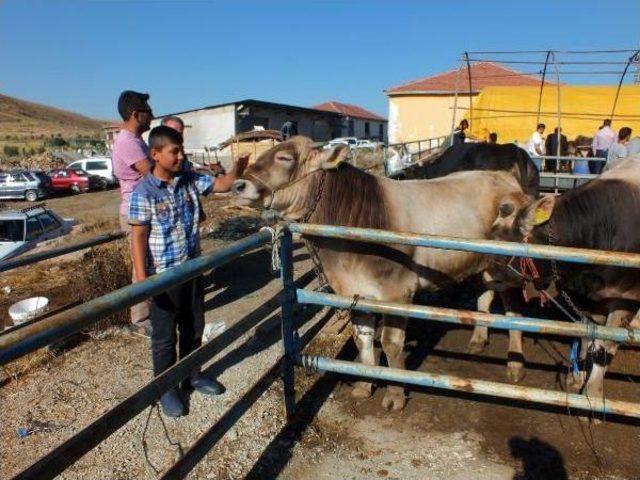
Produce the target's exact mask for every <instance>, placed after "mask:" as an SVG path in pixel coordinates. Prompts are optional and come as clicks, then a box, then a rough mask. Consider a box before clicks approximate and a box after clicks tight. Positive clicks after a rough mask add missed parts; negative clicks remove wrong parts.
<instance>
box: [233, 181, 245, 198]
mask: <svg viewBox="0 0 640 480" xmlns="http://www.w3.org/2000/svg"><path fill="white" fill-rule="evenodd" d="M246 188H247V181H246V180H236V181H235V182H233V185H232V186H231V193H232V194H234V195H240V194H242V192H244V191H245V190H246Z"/></svg>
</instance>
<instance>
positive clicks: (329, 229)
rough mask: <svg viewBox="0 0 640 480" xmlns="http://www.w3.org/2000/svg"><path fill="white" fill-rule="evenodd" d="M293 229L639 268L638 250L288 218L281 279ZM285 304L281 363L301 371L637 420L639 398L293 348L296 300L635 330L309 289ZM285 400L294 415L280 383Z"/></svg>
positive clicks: (629, 338) (499, 321)
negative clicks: (464, 236) (415, 368)
mask: <svg viewBox="0 0 640 480" xmlns="http://www.w3.org/2000/svg"><path fill="white" fill-rule="evenodd" d="M292 232H296V233H300V234H303V235H307V236H313V237H330V238H340V239H345V240H353V241H358V242H371V243H386V244H404V245H414V246H420V247H428V248H440V249H451V250H462V251H468V252H478V253H485V254H493V255H507V256H519V257H531V258H540V259H556V260H558V261H565V262H573V263H580V264H599V265H611V266H617V267H630V268H639V267H640V254H632V253H624V252H603V251H596V250H586V249H577V248H567V247H551V246H543V245H530V244H518V243H511V242H497V241H489V240H465V239H460V238H452V237H440V236H433V235H416V234H410V233H396V232H388V231H383V230H375V229H363V228H351V227H336V226H329V225H309V224H295V223H294V224H291V225H289V226H288V228H287V229H286V230H285V232H284V234H283V240H282V248H281V262H282V265H283V276H282V278H283V281H284V283H285V285H287V284H290V283H291V278H290V274H288V273H287V272H286V271H285V269H284V266H285V265H289V264H291V263H292V249H291V247H290V245H291V243H292V241H291V235H292ZM286 302H288V303H290V305H287V306H286V311H285V309H284V306H283V343H284V349H285V352H289V353H288V355H287V361H288V362H290V364H291V365H293V364H296V365H298V366H303V367H305V368H307V369H311V370H317V371H324V372H334V373H339V374H344V375H350V376H357V377H362V378H369V379H377V380H385V381H390V382H396V383H401V384H409V385H419V386H427V387H432V388H439V389H447V390H458V391H464V392H473V393H476V394H480V395H488V396H494V397H504V398H512V399H516V400H524V401H529V402H534V403H539V404H546V405H554V406H563V407H568V408H576V409H579V410H588V411H593V412H600V413H609V414H611V413H613V414H618V415H624V416H629V417H635V418H640V404H636V403H629V402H622V401H618V400H609V399H603V398H599V399H596V398H589V397H587V396H585V395H578V394H569V393H566V392H557V391H551V390H543V389H537V388H530V387H523V386H514V385H509V384H504V383H499V382H488V381H484V380H475V379H467V378H458V377H453V376H447V375H433V374H429V373H424V372H410V371H405V370H398V369H393V368H388V367H377V366H367V365H363V364H360V363H355V362H345V361H341V360H335V359H331V358H325V357H317V356H309V355H302V354H301V352H300V350H299V348H298V347H297V342H296V334H295V331H292V325H294V324H295V322H294V321H293V319H288V318H285V317H288V316H289V315H294V314H295V313H294V312H295V311H296V308H295V304H296V303H298V304H313V305H328V306H333V307H337V308H349V309H352V310H356V311H363V312H372V313H384V314H391V315H401V316H406V317H411V318H418V319H422V320H432V321H439V322H447V323H453V324H465V325H480V326H486V327H492V328H499V329H507V330H519V331H524V332H535V333H540V334H555V335H563V336H571V337H585V338H587V337H588V338H600V339H603V340H612V341H615V342H619V343H625V344H634V345H637V344H639V343H640V330H632V329H625V328H611V327H601V326H594V325H584V324H575V323H565V322H559V321H549V320H544V319H536V318H525V317H506V316H503V315H494V314H489V313H481V312H469V311H461V310H453V309H443V308H435V307H424V306H416V305H404V304H397V303H388V302H380V301H374V300H367V299H359V300H358V301H357V302H355V303H354V301H353V299H352V298H347V297H341V296H338V295H331V294H325V293H318V292H310V291H307V290H297V291H296V292H295V295H290V296H287V297H286ZM291 365H290V368H288V369H287V370H285V378H284V382H285V385H293V383H294V378H293V375H294V373H293V368H292V366H291ZM285 400H286V404H287V409H288V410H287V411H288V414H289V415H293V414H294V410H293V409H294V408H295V402H294V393H293V392H291V391H290V390H287V389H286V388H285Z"/></svg>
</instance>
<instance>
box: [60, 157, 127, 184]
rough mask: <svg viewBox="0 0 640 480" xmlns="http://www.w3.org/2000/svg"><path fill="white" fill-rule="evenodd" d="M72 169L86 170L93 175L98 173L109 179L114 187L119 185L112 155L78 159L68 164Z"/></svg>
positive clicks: (109, 182) (108, 182)
mask: <svg viewBox="0 0 640 480" xmlns="http://www.w3.org/2000/svg"><path fill="white" fill-rule="evenodd" d="M67 168H70V169H72V170H84V171H85V172H87V173H89V174H91V175H98V176H100V177H102V178H104V179H105V180H106V181H107V185H108V186H110V187H112V186H114V185H117V183H118V181H117V179H116V177H115V175H114V174H113V163H112V161H111V157H91V158H84V159H82V160H76V161H75V162H73V163H70V164H69V165H67Z"/></svg>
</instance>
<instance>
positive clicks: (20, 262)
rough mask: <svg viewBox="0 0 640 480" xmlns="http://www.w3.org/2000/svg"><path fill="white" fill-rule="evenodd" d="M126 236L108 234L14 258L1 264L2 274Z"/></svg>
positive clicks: (122, 233) (116, 233) (118, 233)
mask: <svg viewBox="0 0 640 480" xmlns="http://www.w3.org/2000/svg"><path fill="white" fill-rule="evenodd" d="M124 236H125V233H124V232H115V233H107V234H106V235H99V236H97V237H94V238H91V239H89V240H85V241H83V242H77V243H72V244H70V245H64V246H62V247H59V248H52V249H51V250H47V251H45V252H38V253H33V254H31V255H22V256H20V257H18V258H12V259H11V260H7V261H4V262H0V272H6V271H9V270H13V269H14V268H18V267H24V266H25V265H31V264H32V263H37V262H41V261H42V260H47V259H49V258H55V257H59V256H61V255H66V254H67V253H73V252H77V251H78V250H84V249H85V248H89V247H95V246H96V245H101V244H103V243H109V242H113V241H114V240H118V239H120V238H124Z"/></svg>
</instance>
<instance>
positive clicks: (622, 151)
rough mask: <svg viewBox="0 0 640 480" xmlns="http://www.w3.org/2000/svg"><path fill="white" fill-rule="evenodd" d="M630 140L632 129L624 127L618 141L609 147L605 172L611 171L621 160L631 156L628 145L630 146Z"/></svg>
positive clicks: (619, 133)
mask: <svg viewBox="0 0 640 480" xmlns="http://www.w3.org/2000/svg"><path fill="white" fill-rule="evenodd" d="M630 139H631V129H630V128H629V127H622V128H621V129H620V131H619V132H618V141H617V142H615V143H613V144H612V145H611V147H609V154H608V155H607V165H606V167H605V170H611V169H612V168H613V167H615V166H616V164H617V163H618V162H620V160H622V159H624V158H627V157H628V156H629V151H628V150H627V145H628V144H629V140H630Z"/></svg>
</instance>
